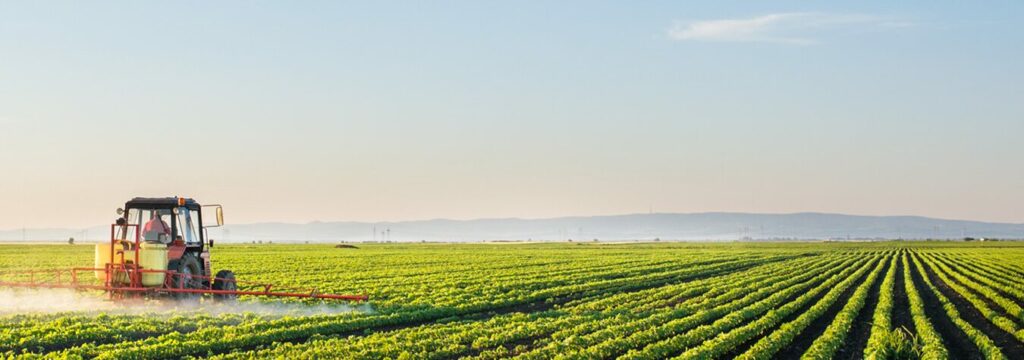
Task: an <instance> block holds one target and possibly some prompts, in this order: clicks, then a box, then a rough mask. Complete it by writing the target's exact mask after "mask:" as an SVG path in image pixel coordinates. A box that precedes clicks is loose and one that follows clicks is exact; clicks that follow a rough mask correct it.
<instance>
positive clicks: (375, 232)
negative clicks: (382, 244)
mask: <svg viewBox="0 0 1024 360" xmlns="http://www.w3.org/2000/svg"><path fill="white" fill-rule="evenodd" d="M373 242H377V225H374V226H373Z"/></svg>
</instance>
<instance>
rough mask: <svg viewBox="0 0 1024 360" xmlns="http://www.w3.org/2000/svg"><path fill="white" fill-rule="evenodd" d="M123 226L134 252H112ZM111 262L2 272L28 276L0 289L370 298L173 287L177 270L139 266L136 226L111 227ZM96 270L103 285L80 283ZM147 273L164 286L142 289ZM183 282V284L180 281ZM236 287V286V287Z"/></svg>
mask: <svg viewBox="0 0 1024 360" xmlns="http://www.w3.org/2000/svg"><path fill="white" fill-rule="evenodd" d="M119 226H122V227H125V229H127V228H128V227H135V230H136V231H134V233H135V242H134V243H131V242H127V243H128V244H129V245H133V246H131V248H132V249H133V250H128V251H125V250H114V248H115V246H113V245H114V244H117V243H118V242H121V241H123V240H118V239H117V238H116V236H115V231H116V229H117V227H119ZM110 244H111V247H110V259H115V256H119V259H120V260H121V261H120V263H119V264H111V263H107V264H106V266H105V267H104V268H71V269H59V270H29V271H14V272H3V273H0V275H21V276H28V278H29V280H28V282H25V281H5V280H3V279H2V278H0V287H9V288H31V289H74V290H101V291H106V292H107V294H108V295H109V296H110V299H111V300H120V299H125V298H130V297H144V296H150V297H157V296H159V295H170V294H174V293H193V294H211V295H251V296H268V297H292V298H308V299H331V300H351V301H366V300H368V299H369V296H367V295H337V294H321V293H319V292H318V291H317V290H316V289H315V288H314V289H307V290H304V291H303V290H300V289H285V290H290V291H273V290H272V289H273V288H274V286H273V285H270V284H259V283H253V282H244V281H237V280H234V282H235V284H236V285H243V284H244V285H246V286H247V287H255V288H262V290H216V289H213V282H214V280H218V279H219V280H222V281H231V280H228V279H220V278H214V277H210V276H202V275H192V277H193V278H200V279H204V280H208V281H207V284H208V285H206V287H203V288H198V289H189V288H178V287H175V286H174V284H175V281H174V280H175V277H176V276H181V274H178V272H177V271H173V270H149V269H144V268H142V267H141V266H139V265H138V264H139V249H140V243H139V232H138V225H134V224H130V225H129V224H126V225H117V224H113V225H110ZM126 252H127V253H130V254H129V256H132V255H134V259H132V260H133V261H132V263H125V261H124V260H125V253H126ZM98 271H103V272H104V280H103V285H96V284H95V283H86V282H82V281H79V280H80V276H79V275H80V273H88V274H89V275H92V276H95V273H96V272H98ZM147 273H164V274H165V276H164V284H163V286H159V287H156V286H153V287H145V286H142V275H143V274H147ZM124 276H127V277H128V284H127V285H123V286H122V285H119V284H118V283H117V282H115V281H113V280H114V279H115V278H117V277H124ZM182 283H184V281H183V282H182ZM236 287H237V286H236Z"/></svg>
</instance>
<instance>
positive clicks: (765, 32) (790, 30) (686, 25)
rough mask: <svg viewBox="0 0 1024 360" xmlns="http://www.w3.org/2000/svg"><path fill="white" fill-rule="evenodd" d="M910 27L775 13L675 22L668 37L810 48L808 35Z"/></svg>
mask: <svg viewBox="0 0 1024 360" xmlns="http://www.w3.org/2000/svg"><path fill="white" fill-rule="evenodd" d="M912 25H913V24H911V23H909V22H905V21H896V20H893V19H886V18H882V17H879V16H873V15H864V14H828V13H810V12H806V13H797V12H794V13H775V14H767V15H761V16H756V17H752V18H740V19H716V20H700V21H690V22H676V23H675V25H673V26H672V27H671V28H669V29H668V36H669V38H671V39H673V40H679V41H718V42H767V43H780V44H793V45H811V44H816V43H818V42H819V40H818V39H816V38H813V37H811V36H810V35H809V34H808V33H820V32H822V31H825V30H835V29H841V28H848V27H856V26H860V27H906V26H912Z"/></svg>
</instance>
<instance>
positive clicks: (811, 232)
mask: <svg viewBox="0 0 1024 360" xmlns="http://www.w3.org/2000/svg"><path fill="white" fill-rule="evenodd" d="M374 229H376V232H377V234H376V236H375V235H374ZM389 229H390V234H389V232H388V230H389ZM109 232H110V228H109V226H97V227H93V228H89V229H77V230H76V229H27V230H25V231H24V235H23V233H22V230H20V229H16V230H5V231H0V241H20V240H22V239H23V238H24V239H26V240H28V241H67V239H68V238H69V237H75V238H76V239H78V240H79V241H96V240H100V239H105V238H106V237H107V236H109ZM210 235H211V237H213V238H214V239H217V240H221V241H224V242H250V241H256V240H263V241H278V242H291V241H296V242H302V241H311V242H336V241H372V240H378V241H383V240H387V239H388V236H390V240H391V241H421V240H426V241H481V240H566V239H573V240H577V241H579V240H587V241H589V240H593V239H600V240H653V239H656V238H657V239H662V240H736V239H742V238H748V239H798V240H804V239H837V240H842V239H881V238H886V239H894V238H904V239H926V238H938V239H959V238H962V237H964V236H970V237H992V238H1013V239H1020V238H1024V224H1008V223H988V222H978V221H964V220H944V219H934V218H926V217H920V216H859V215H842V214H824V213H796V214H747V213H724V212H716V213H694V214H632V215H611V216H585V217H584V216H577V217H561V218H550V219H477V220H440V219H439V220H421V221H399V222H380V223H365V222H312V223H307V224H287V223H256V224H237V225H228V226H225V227H224V228H221V229H211V230H210Z"/></svg>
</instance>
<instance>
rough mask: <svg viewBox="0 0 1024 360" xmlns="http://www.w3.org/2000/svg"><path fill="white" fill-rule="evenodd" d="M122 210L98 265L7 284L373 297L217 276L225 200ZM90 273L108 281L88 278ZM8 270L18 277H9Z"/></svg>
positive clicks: (129, 292) (197, 294)
mask: <svg viewBox="0 0 1024 360" xmlns="http://www.w3.org/2000/svg"><path fill="white" fill-rule="evenodd" d="M204 209H206V211H205V212H204ZM210 211H212V214H211V213H210ZM117 214H118V215H119V217H118V218H117V220H116V221H115V222H114V224H112V225H110V241H109V242H101V243H99V244H96V262H95V266H94V267H92V268H72V269H63V270H29V271H19V272H9V273H5V274H0V287H10V288H66V289H76V290H102V291H104V292H106V293H107V294H108V295H109V297H110V298H111V299H113V300H121V299H139V298H148V299H167V298H171V299H178V300H198V299H200V298H203V297H204V296H206V297H209V298H212V299H213V300H216V301H234V300H236V299H237V298H238V296H239V295H251V296H269V297H292V298H310V299H334V300H354V301H365V300H367V299H368V296H366V295H337V294H322V293H320V292H319V291H317V290H316V289H301V290H295V289H291V290H289V291H280V290H277V289H279V288H275V287H274V286H273V285H269V284H249V283H243V282H241V281H238V280H237V279H236V278H235V274H234V272H232V271H231V270H227V269H221V270H219V271H217V272H216V275H211V274H213V266H212V264H211V261H210V259H211V257H210V249H211V248H213V239H210V236H209V233H208V229H209V228H212V227H218V226H223V225H224V211H223V208H222V207H221V206H220V205H205V206H204V205H200V204H199V203H198V202H196V201H195V200H193V199H190V198H183V197H163V198H141V197H137V198H133V199H131V200H129V201H128V202H126V203H125V205H124V207H123V208H119V209H117ZM204 215H205V216H207V217H206V218H204V217H203V216H204ZM211 215H212V217H211ZM90 272H91V273H94V274H95V278H96V279H97V281H98V282H101V284H97V282H96V281H89V280H87V278H88V277H87V276H83V275H84V274H87V273H90ZM4 275H9V276H13V277H14V279H7V280H5V279H4Z"/></svg>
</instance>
